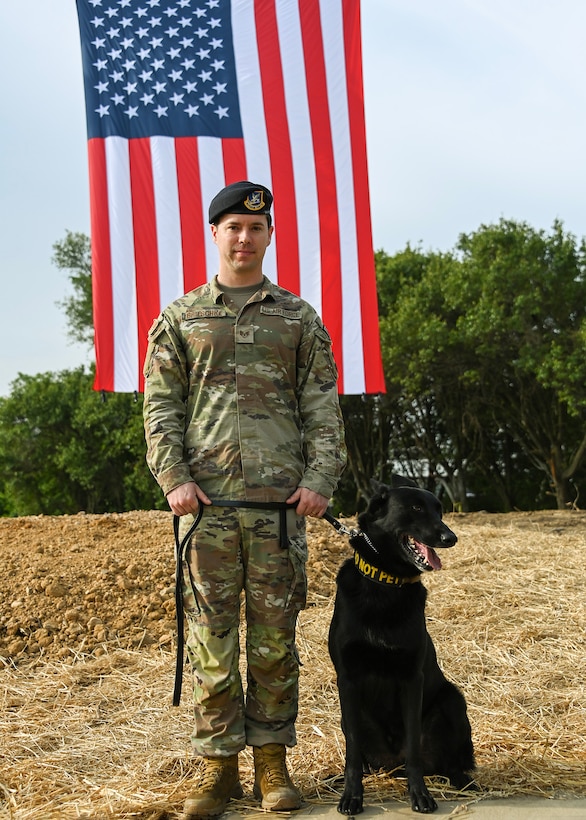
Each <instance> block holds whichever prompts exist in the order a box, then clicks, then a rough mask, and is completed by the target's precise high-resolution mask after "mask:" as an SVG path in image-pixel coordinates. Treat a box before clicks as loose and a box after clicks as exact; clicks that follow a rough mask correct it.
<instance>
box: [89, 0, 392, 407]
mask: <svg viewBox="0 0 586 820" xmlns="http://www.w3.org/2000/svg"><path fill="white" fill-rule="evenodd" d="M77 9H78V17H79V24H80V32H81V46H82V61H83V71H84V86H85V98H86V117H87V131H88V152H89V175H90V206H91V238H92V269H93V293H94V327H95V349H96V380H95V384H94V387H95V388H96V389H97V390H107V391H119V392H133V391H141V390H142V387H143V383H142V362H143V360H144V355H145V352H146V339H147V332H148V329H149V327H150V325H151V324H152V321H153V319H154V318H155V317H156V316H158V314H159V313H160V311H161V310H162V308H164V307H165V306H166V305H167V304H169V302H171V301H172V300H173V299H176V298H177V297H178V296H180V295H182V294H183V293H185V292H187V291H189V290H191V289H192V288H194V287H197V286H198V285H200V284H203V283H204V282H205V281H207V280H208V279H210V278H212V277H213V275H214V274H215V273H216V270H217V250H216V247H215V245H214V244H213V242H212V241H211V236H210V231H209V226H208V224H207V206H208V203H209V202H210V200H211V199H212V197H213V196H214V195H215V194H216V193H217V192H218V191H219V190H220V189H221V188H222V187H224V185H226V184H229V183H230V182H235V181H238V180H243V179H249V180H252V181H253V182H257V183H261V184H263V185H265V186H266V187H268V188H270V189H271V190H272V192H273V194H274V198H275V200H274V206H273V213H274V224H275V234H274V239H273V243H272V246H271V249H269V251H268V253H267V256H266V257H265V264H264V271H265V273H266V275H267V276H268V277H269V278H270V279H272V280H273V281H274V282H277V283H278V284H279V285H281V286H283V287H285V288H288V289H289V290H292V291H293V292H295V293H297V294H299V295H300V296H302V297H303V298H304V299H306V300H307V301H308V302H310V303H311V304H312V305H313V306H314V307H315V308H316V310H317V311H318V312H319V313H320V315H321V316H322V318H323V320H324V323H325V324H326V326H327V328H328V330H329V331H330V334H331V336H332V339H333V345H334V354H335V357H336V361H337V364H338V368H339V371H340V384H339V387H340V392H342V393H347V394H359V393H379V392H384V389H385V388H384V378H383V373H382V363H381V355H380V342H379V331H378V310H377V298H376V283H375V273H374V253H373V246H372V232H371V221H370V204H369V191H368V175H367V163H366V137H365V124H364V101H363V87H362V54H361V39H360V2H359V0H77Z"/></svg>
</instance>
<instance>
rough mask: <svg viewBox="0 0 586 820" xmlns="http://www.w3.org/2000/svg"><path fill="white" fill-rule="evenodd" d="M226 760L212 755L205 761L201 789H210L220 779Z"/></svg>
mask: <svg viewBox="0 0 586 820" xmlns="http://www.w3.org/2000/svg"><path fill="white" fill-rule="evenodd" d="M225 765H226V761H225V760H223V759H222V758H221V757H210V758H207V759H206V761H205V767H204V770H203V772H202V773H201V778H200V784H199V788H200V790H201V791H210V790H211V789H213V788H214V786H216V784H217V783H218V782H219V781H220V779H221V777H222V775H223V773H224V770H225Z"/></svg>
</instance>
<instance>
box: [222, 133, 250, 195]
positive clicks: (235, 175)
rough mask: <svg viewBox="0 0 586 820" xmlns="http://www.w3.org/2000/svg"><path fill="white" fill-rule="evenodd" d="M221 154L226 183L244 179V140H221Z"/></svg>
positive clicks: (245, 173) (245, 175) (245, 174)
mask: <svg viewBox="0 0 586 820" xmlns="http://www.w3.org/2000/svg"><path fill="white" fill-rule="evenodd" d="M222 156H223V158H224V179H225V180H226V185H230V184H231V183H232V182H240V180H241V179H246V177H247V172H246V154H245V151H244V140H242V139H225V140H222Z"/></svg>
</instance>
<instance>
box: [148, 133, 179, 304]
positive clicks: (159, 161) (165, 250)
mask: <svg viewBox="0 0 586 820" xmlns="http://www.w3.org/2000/svg"><path fill="white" fill-rule="evenodd" d="M151 157H152V171H153V187H154V197H155V220H156V226H157V248H158V257H159V290H160V299H161V303H160V309H161V310H162V309H163V308H165V307H166V306H167V305H168V304H169V303H170V302H172V301H173V300H174V299H177V297H178V296H181V295H182V293H183V253H182V247H181V217H180V214H179V189H178V184H177V161H176V158H175V140H174V139H173V138H172V137H152V138H151Z"/></svg>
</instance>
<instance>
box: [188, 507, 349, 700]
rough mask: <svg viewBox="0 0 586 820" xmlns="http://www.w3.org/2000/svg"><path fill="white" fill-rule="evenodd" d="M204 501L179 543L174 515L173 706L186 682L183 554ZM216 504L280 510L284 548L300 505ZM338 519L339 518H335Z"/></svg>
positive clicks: (194, 528) (201, 513)
mask: <svg viewBox="0 0 586 820" xmlns="http://www.w3.org/2000/svg"><path fill="white" fill-rule="evenodd" d="M204 506H205V505H204V504H200V505H199V508H198V511H197V515H196V516H195V518H194V521H193V524H192V525H191V526H190V528H189V530H188V531H187V533H186V534H185V537H184V538H183V540H182V541H181V543H179V520H180V518H179V516H178V515H174V516H173V532H174V534H175V562H176V563H175V615H176V622H177V657H176V659H175V686H174V688H173V706H179V703H180V701H181V687H182V685H183V664H184V658H185V655H184V651H185V650H184V643H185V627H184V613H183V553H184V551H185V547H186V546H187V545H188V544H189V541H190V540H191V536H192V535H193V533H194V532H195V531H196V529H197V527H198V525H199V522H200V521H201V517H202V515H203V511H204ZM212 506H214V507H245V508H246V509H252V510H278V511H279V538H280V544H281V547H283V549H287V546H288V542H287V510H294V509H295V507H296V506H297V504H286V503H285V502H284V501H213V502H212ZM334 520H335V519H334Z"/></svg>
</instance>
